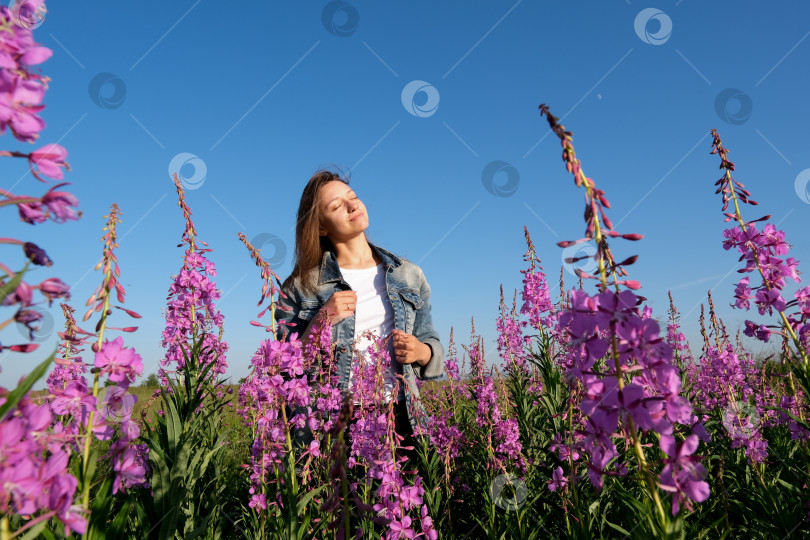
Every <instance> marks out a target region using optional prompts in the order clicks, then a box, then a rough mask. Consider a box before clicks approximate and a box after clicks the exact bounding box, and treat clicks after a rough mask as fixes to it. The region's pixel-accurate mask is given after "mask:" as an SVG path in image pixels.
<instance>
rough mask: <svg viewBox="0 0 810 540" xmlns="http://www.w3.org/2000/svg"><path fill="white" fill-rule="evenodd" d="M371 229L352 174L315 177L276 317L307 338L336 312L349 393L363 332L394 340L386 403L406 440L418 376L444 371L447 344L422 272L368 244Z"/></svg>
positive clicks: (282, 335) (416, 411)
mask: <svg viewBox="0 0 810 540" xmlns="http://www.w3.org/2000/svg"><path fill="white" fill-rule="evenodd" d="M368 226H369V216H368V212H367V211H366V207H365V205H363V203H362V202H361V201H360V199H359V198H358V197H357V194H356V193H355V192H354V190H353V189H351V188H350V187H349V182H348V181H347V180H346V179H344V178H342V177H341V176H339V175H337V174H335V173H332V172H329V171H318V172H316V173H315V174H314V175H313V176H312V178H310V180H309V183H307V185H306V187H305V188H304V192H303V194H302V195H301V202H300V204H299V206H298V219H297V222H296V227H295V266H294V268H293V271H292V274H291V275H290V277H288V278H287V279H286V280H285V282H284V284H283V285H282V291H283V292H284V294H286V296H287V297H286V298H283V299H282V300H280V301H279V303H278V306H277V308H276V317H277V320H278V321H279V322H281V321H283V322H284V323H286V324H279V326H278V328H279V330H278V332H279V339H287V338H288V337H289V335H291V334H292V333H293V332H297V333H298V335H299V338H300V339H301V340H302V341H304V342H306V341H307V340H308V339H309V333H310V331H311V330H312V326H313V325H312V324H311V323H312V322H313V321H314V320H315V319H316V317H326V316H330V315H331V319H330V322H331V324H332V343H333V344H334V345H335V346H336V349H335V358H336V361H337V374H338V377H339V381H340V389H341V391H342V392H343V395H344V396H345V395H346V394H347V392H348V390H349V388H350V382H351V371H352V362H353V361H357V360H356V358H357V353H359V354H360V355H361V356H362V354H363V351H364V350H365V349H366V348H367V347H369V346H370V342H369V341H368V340H367V339H364V338H363V334H364V333H366V332H367V331H370V332H372V333H374V334H375V335H376V336H379V337H382V338H389V339H388V340H387V343H388V346H389V349H388V352H389V355H390V358H391V370H390V373H389V376H388V379H387V382H386V384H385V389H384V391H385V392H386V396H387V400H389V401H390V400H391V399H395V400H396V403H395V410H396V419H397V422H396V424H397V426H396V430H397V433H399V434H400V435H402V436H403V437H405V438H406V440H405V442H404V444H406V445H407V444H408V443H409V442H412V438H411V436H412V434H413V432H414V431H415V430H416V429H417V427H418V425H419V424H422V422H423V420H424V416H425V410H424V407H422V405H421V403H420V402H419V390H418V388H417V387H416V378H419V379H437V378H439V377H441V376H442V374H443V373H444V349H443V348H442V345H441V343H440V342H439V334H438V333H437V332H436V330H434V328H433V322H432V319H431V314H430V287H429V286H428V283H427V281H426V280H425V276H424V274H423V273H422V270H421V269H420V268H419V267H418V266H417V265H415V264H413V263H412V262H410V261H407V260H405V259H402V258H400V257H397V256H396V255H394V254H392V253H390V252H389V251H386V250H384V249H382V248H381V247H379V246H375V245H374V244H372V243H370V242H369V241H368V240H367V239H366V235H365V230H366V229H367V228H368ZM397 375H401V376H402V378H398V377H397ZM402 379H404V384H403V381H402ZM397 380H398V381H399V384H397ZM406 386H407V388H406ZM397 387H398V389H399V391H398V393H397V395H396V396H394V389H395V388H397ZM307 435H308V434H304V435H303V436H304V437H305V438H306V436H307Z"/></svg>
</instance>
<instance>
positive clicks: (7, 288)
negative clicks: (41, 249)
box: [0, 263, 28, 303]
mask: <svg viewBox="0 0 810 540" xmlns="http://www.w3.org/2000/svg"><path fill="white" fill-rule="evenodd" d="M27 271H28V263H25V267H23V269H22V270H20V271H19V272H17V273H16V274H15V275H14V277H13V278H11V281H9V282H8V283H4V284H3V286H2V287H0V303H2V302H3V300H5V299H6V298H8V296H9V295H10V294H11V293H13V292H14V291H16V290H17V287H19V286H20V282H22V278H23V275H24V274H25V273H26V272H27ZM7 275H8V274H6V276H7Z"/></svg>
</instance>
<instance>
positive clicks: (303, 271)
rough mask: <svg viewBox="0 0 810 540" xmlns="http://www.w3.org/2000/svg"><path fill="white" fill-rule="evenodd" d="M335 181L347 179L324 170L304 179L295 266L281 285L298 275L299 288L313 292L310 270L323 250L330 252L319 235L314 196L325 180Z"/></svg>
mask: <svg viewBox="0 0 810 540" xmlns="http://www.w3.org/2000/svg"><path fill="white" fill-rule="evenodd" d="M335 180H337V181H338V182H343V183H344V184H347V185H348V184H349V179H348V178H345V177H343V176H341V175H340V174H338V173H334V172H332V171H328V170H325V169H322V170H319V171H317V172H316V173H315V174H313V175H312V178H310V179H309V182H307V185H306V187H305V188H304V192H303V193H302V194H301V202H300V203H298V216H297V218H296V221H295V266H294V267H293V271H292V274H290V277H288V278H287V279H286V280H285V282H284V284H285V285H286V284H288V283H292V282H293V281H292V280H294V279H296V278H298V282H299V283H300V284H301V288H302V289H303V290H304V291H305V292H306V293H308V294H315V285H316V284H315V282H314V281H313V279H312V277H313V276H312V275H311V271H312V269H313V268H316V267H318V266H319V265H320V264H321V260H322V259H323V254H324V252H325V251H334V250H335V247H334V245H333V244H332V241H331V240H329V238H327V237H326V236H321V235H320V234H319V229H320V224H321V208H320V205H319V204H318V195H319V193H320V191H321V188H322V187H323V186H324V184H326V183H327V182H332V181H335Z"/></svg>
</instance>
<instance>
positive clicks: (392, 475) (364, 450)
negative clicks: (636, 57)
mask: <svg viewBox="0 0 810 540" xmlns="http://www.w3.org/2000/svg"><path fill="white" fill-rule="evenodd" d="M369 337H372V336H369ZM367 354H368V356H369V357H368V358H366V359H361V358H356V359H355V361H354V362H353V365H352V385H351V388H350V389H349V392H350V395H351V396H352V399H354V401H355V409H354V423H353V424H352V425H351V426H350V427H349V434H350V436H351V452H350V454H349V459H348V465H349V467H362V468H364V469H365V473H366V474H365V478H366V482H367V483H368V484H369V486H370V485H371V483H372V482H376V483H377V487H376V490H375V495H376V502H375V504H374V505H373V509H374V511H376V512H377V515H378V516H380V517H382V518H384V519H385V520H386V522H387V526H388V530H387V531H386V533H385V534H384V538H386V539H389V540H394V539H397V538H416V537H417V536H424V537H425V538H427V539H429V540H435V539H436V538H437V537H438V532H437V531H436V530H435V529H434V528H433V519H432V518H431V517H430V516H429V515H428V509H427V505H425V504H424V503H423V501H422V496H423V494H424V491H425V490H424V488H423V487H422V479H421V477H420V476H419V475H418V474H415V473H408V472H406V471H403V470H402V466H401V464H402V462H404V461H406V460H407V458H406V457H405V456H402V455H400V453H399V452H397V450H398V449H400V448H401V443H402V436H401V435H400V434H398V433H396V431H395V430H394V427H395V425H396V422H395V419H394V407H395V404H396V401H395V399H394V398H392V399H390V401H388V400H387V396H386V395H385V393H384V392H381V391H380V389H381V388H384V386H385V380H386V377H387V374H388V372H389V366H390V363H391V358H390V356H389V354H388V348H387V347H386V345H385V342H384V340H383V339H382V338H375V339H374V345H373V346H371V347H369V348H368V350H367ZM397 383H398V384H401V382H400V381H397ZM397 394H398V391H397V389H396V388H394V391H393V396H396V395H397ZM409 474H410V475H412V476H413V478H412V479H410V481H409V480H408V478H407V476H408V475H409Z"/></svg>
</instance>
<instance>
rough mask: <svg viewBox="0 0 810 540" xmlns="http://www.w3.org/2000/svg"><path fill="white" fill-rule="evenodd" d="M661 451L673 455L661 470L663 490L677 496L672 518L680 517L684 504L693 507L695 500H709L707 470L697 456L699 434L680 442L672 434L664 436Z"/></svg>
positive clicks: (688, 507) (674, 501) (673, 503)
mask: <svg viewBox="0 0 810 540" xmlns="http://www.w3.org/2000/svg"><path fill="white" fill-rule="evenodd" d="M660 444H661V450H663V452H664V453H665V454H666V455H667V456H669V458H668V459H665V460H664V462H665V463H666V466H665V467H664V469H663V470H662V471H661V489H663V490H664V491H668V492H670V493H672V494H673V497H672V515H676V514H677V513H678V512H679V510H680V507H681V505H682V504H683V505H684V506H685V507H686V508H687V509H690V508H691V501H695V502H703V501H705V500H706V499H708V498H709V483H708V482H705V481H704V480H703V478H705V477H706V469H704V468H703V465H701V464H700V463H698V458H697V457H695V456H693V455H692V454H694V453H695V450H697V447H698V444H699V443H698V438H697V435H689V436H688V437H686V439H684V440H683V441H682V442H680V443H676V442H675V438H674V437H672V436H671V435H662V436H661V440H660Z"/></svg>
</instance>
